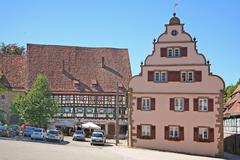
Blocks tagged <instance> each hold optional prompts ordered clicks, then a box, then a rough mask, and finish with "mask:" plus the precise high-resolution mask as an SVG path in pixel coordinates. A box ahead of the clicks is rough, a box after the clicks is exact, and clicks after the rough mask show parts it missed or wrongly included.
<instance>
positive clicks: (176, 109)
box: [174, 97, 185, 112]
mask: <svg viewBox="0 0 240 160" xmlns="http://www.w3.org/2000/svg"><path fill="white" fill-rule="evenodd" d="M181 101H182V103H181ZM179 104H182V106H181V105H179ZM184 106H185V103H184V98H183V97H176V98H174V110H175V111H179V112H183V111H184V109H185V108H184ZM180 107H181V109H180Z"/></svg>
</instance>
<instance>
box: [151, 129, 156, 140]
mask: <svg viewBox="0 0 240 160" xmlns="http://www.w3.org/2000/svg"><path fill="white" fill-rule="evenodd" d="M155 132H156V127H155V126H151V138H152V139H155V138H156V133H155Z"/></svg>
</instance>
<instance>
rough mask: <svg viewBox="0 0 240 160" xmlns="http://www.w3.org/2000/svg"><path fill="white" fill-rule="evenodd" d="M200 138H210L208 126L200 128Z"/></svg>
mask: <svg viewBox="0 0 240 160" xmlns="http://www.w3.org/2000/svg"><path fill="white" fill-rule="evenodd" d="M198 131H199V133H198V135H199V139H201V140H207V139H208V128H199V130H198Z"/></svg>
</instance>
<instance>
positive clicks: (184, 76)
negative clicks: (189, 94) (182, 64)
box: [181, 71, 194, 82]
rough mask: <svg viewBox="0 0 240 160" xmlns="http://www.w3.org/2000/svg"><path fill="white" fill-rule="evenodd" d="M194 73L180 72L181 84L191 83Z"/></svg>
mask: <svg viewBox="0 0 240 160" xmlns="http://www.w3.org/2000/svg"><path fill="white" fill-rule="evenodd" d="M193 77H194V72H193V71H182V72H181V81H182V82H193V81H194V79H193Z"/></svg>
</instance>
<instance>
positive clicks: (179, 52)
mask: <svg viewBox="0 0 240 160" xmlns="http://www.w3.org/2000/svg"><path fill="white" fill-rule="evenodd" d="M173 50H174V57H181V49H180V48H179V47H176V48H174V49H173ZM177 50H178V55H176V51H177Z"/></svg>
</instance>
